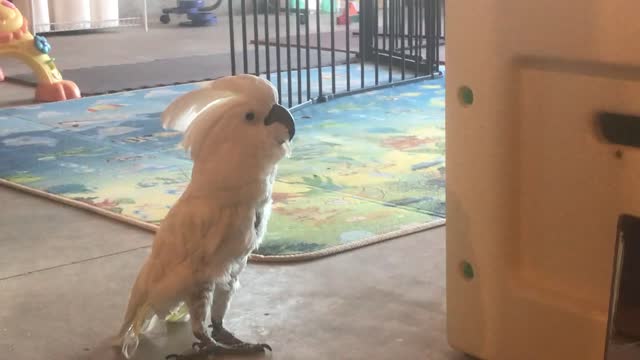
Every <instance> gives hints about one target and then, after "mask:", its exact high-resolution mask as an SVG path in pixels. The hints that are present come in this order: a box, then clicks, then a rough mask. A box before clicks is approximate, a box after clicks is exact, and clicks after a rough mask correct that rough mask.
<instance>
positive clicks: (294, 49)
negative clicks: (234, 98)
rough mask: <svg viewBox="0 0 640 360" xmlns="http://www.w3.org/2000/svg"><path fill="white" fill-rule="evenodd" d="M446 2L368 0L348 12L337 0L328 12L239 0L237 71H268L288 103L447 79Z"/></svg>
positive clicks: (304, 3) (275, 0) (275, 1)
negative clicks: (442, 54) (356, 12)
mask: <svg viewBox="0 0 640 360" xmlns="http://www.w3.org/2000/svg"><path fill="white" fill-rule="evenodd" d="M235 1H237V0H229V9H232V8H233V7H232V6H231V5H232V3H233V2H235ZM310 2H311V3H314V2H315V7H314V8H315V10H314V11H313V12H312V11H310ZM442 4H443V0H361V1H360V9H359V15H356V16H346V14H345V13H344V11H342V12H341V13H338V12H337V11H336V6H335V5H336V3H335V2H334V1H331V3H330V5H329V9H328V11H327V14H322V13H321V11H320V9H321V1H320V0H295V1H291V0H287V1H286V2H285V5H284V6H281V4H280V1H279V0H262V1H258V0H240V5H241V6H240V8H241V10H240V22H241V27H240V30H239V32H240V34H236V33H237V32H238V30H237V29H236V27H237V24H234V19H235V17H234V15H233V13H232V11H231V10H230V12H229V34H230V40H231V68H232V72H233V74H238V73H252V74H256V75H262V76H265V77H266V78H268V79H269V80H271V81H273V82H274V84H276V86H277V87H278V92H279V93H280V99H281V100H280V101H281V103H282V104H285V105H287V106H289V107H293V106H296V105H299V104H303V103H306V102H309V101H326V100H328V99H329V98H332V97H336V96H342V95H347V94H353V93H354V92H361V91H367V90H371V89H376V88H379V87H383V86H392V85H396V84H398V83H402V82H406V81H413V80H417V79H423V78H425V77H436V76H440V75H441V72H440V70H439V69H440V68H439V66H440V65H441V60H440V47H441V45H443V44H444V37H443V36H442V35H443V34H442V28H443V24H442V10H443V9H442ZM311 7H313V6H312V5H311ZM248 8H249V9H248ZM338 18H340V19H339V20H340V21H338ZM312 23H313V24H312ZM236 36H240V37H241V47H242V49H241V50H236V45H235V44H236ZM236 52H237V53H236ZM338 72H339V73H340V74H338Z"/></svg>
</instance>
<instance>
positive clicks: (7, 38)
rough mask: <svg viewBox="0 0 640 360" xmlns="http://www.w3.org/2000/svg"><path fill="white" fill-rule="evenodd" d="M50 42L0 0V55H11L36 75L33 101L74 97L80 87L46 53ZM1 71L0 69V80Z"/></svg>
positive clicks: (76, 95) (78, 95)
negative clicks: (33, 33) (32, 29)
mask: <svg viewBox="0 0 640 360" xmlns="http://www.w3.org/2000/svg"><path fill="white" fill-rule="evenodd" d="M50 51H51V45H49V43H48V42H47V39H45V38H44V37H43V36H40V35H36V36H35V37H34V36H33V35H32V34H31V32H29V28H28V22H27V19H25V18H24V17H22V14H21V13H20V11H19V10H18V9H17V8H16V7H15V5H13V3H11V2H9V1H8V0H0V56H13V57H15V58H18V59H20V60H22V61H23V62H24V63H26V64H27V65H29V67H30V68H31V69H32V70H33V71H34V73H35V74H36V77H37V79H38V87H37V88H36V101H39V102H50V101H60V100H70V99H77V98H79V97H80V89H78V86H77V85H76V84H75V83H74V82H72V81H69V80H63V79H62V75H61V74H60V71H58V69H57V68H56V65H55V64H54V62H53V59H52V58H51V57H49V55H48V54H49V52H50ZM2 80H4V74H3V73H2V69H0V81H2Z"/></svg>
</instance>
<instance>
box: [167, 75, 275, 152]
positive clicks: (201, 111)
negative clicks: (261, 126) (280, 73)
mask: <svg viewBox="0 0 640 360" xmlns="http://www.w3.org/2000/svg"><path fill="white" fill-rule="evenodd" d="M277 103H278V92H277V90H276V88H275V87H274V86H273V84H271V83H270V82H269V81H267V80H265V79H262V78H260V77H257V76H253V75H247V74H242V75H236V76H227V77H223V78H220V79H217V80H214V81H212V82H210V83H208V84H207V85H205V86H204V87H202V88H200V89H197V90H194V91H191V92H189V93H186V94H184V95H182V96H180V97H178V98H177V99H176V100H175V101H173V102H172V103H171V104H170V105H169V106H168V107H167V108H166V109H165V111H164V112H163V113H162V126H163V127H164V128H165V129H170V130H176V131H180V132H184V133H185V135H184V139H183V141H182V145H183V146H184V148H185V149H186V150H188V151H190V153H191V156H192V158H193V159H194V160H195V157H196V156H197V154H198V153H199V151H200V148H201V146H202V145H203V143H204V142H205V139H206V137H207V136H208V135H209V134H210V132H211V130H212V127H215V126H216V125H218V124H219V123H220V122H222V121H223V120H222V119H223V118H224V117H225V115H228V114H230V113H231V112H232V111H233V110H240V108H242V107H244V108H246V110H247V112H254V113H255V115H256V116H258V117H264V116H266V115H267V114H268V112H269V110H270V109H271V107H272V106H273V105H274V104H277ZM243 115H244V114H243V113H241V114H240V116H243ZM226 130H230V129H226Z"/></svg>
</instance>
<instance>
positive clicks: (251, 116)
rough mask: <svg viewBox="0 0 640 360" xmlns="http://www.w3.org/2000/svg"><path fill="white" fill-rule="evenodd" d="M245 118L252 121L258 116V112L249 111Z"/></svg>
mask: <svg viewBox="0 0 640 360" xmlns="http://www.w3.org/2000/svg"><path fill="white" fill-rule="evenodd" d="M244 118H245V120H247V121H252V120H253V119H255V118H256V114H255V113H253V112H248V113H246V114H245V115H244Z"/></svg>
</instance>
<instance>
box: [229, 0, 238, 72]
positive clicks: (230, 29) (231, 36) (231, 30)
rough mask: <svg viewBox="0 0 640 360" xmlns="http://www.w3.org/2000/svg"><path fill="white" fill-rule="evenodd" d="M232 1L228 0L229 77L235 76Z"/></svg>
mask: <svg viewBox="0 0 640 360" xmlns="http://www.w3.org/2000/svg"><path fill="white" fill-rule="evenodd" d="M232 9H233V0H229V40H230V50H231V75H235V74H236V44H235V42H236V39H235V36H234V31H233V30H234V29H233V11H232Z"/></svg>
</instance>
